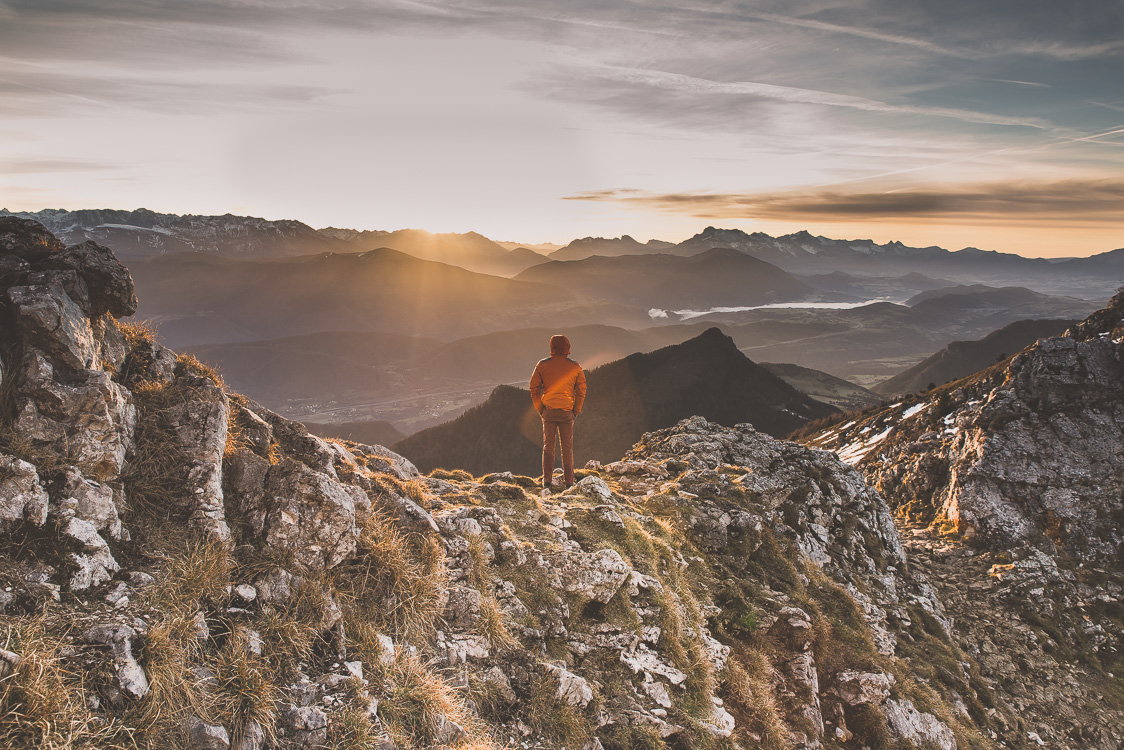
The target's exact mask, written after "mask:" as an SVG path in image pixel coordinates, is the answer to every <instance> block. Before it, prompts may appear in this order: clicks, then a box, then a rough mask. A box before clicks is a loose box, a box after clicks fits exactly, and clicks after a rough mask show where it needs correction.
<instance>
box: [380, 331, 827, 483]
mask: <svg viewBox="0 0 1124 750" xmlns="http://www.w3.org/2000/svg"><path fill="white" fill-rule="evenodd" d="M586 382H587V383H588V388H589V395H588V396H587V398H586V406H585V409H584V410H583V412H582V415H581V416H580V417H579V419H578V425H577V428H576V429H577V431H578V437H577V438H575V442H574V460H575V463H576V464H577V465H581V464H583V463H585V462H586V461H588V460H599V461H602V462H605V463H608V462H610V461H613V460H616V459H618V458H619V457H620V456H621V455H622V454H623V453H624V452H625V451H626V450H627V449H628V447H629V446H631V445H632V444H633V443H635V442H636V440H637V439H638V438H639V436H640V435H641V434H643V433H644V432H648V431H650V430H652V429H660V428H663V427H669V426H671V425H672V424H674V423H675V422H677V421H678V420H680V419H683V418H684V417H685V416H692V415H699V416H702V417H704V418H706V419H709V420H712V421H722V422H727V423H730V424H735V423H740V422H750V421H752V422H754V423H756V425H757V426H758V427H759V428H760V429H761V430H762V431H763V432H768V433H771V434H784V433H786V432H788V431H789V430H791V429H793V428H794V427H796V426H797V425H800V424H803V423H805V422H807V421H808V420H810V419H815V418H817V417H820V416H823V415H826V414H828V413H832V412H834V411H835V409H834V407H831V406H828V405H827V404H823V403H821V402H818V401H815V400H813V399H811V398H809V397H808V396H805V395H804V394H802V393H799V392H798V391H796V390H795V389H794V388H793V387H792V386H790V385H788V384H787V383H785V382H784V381H783V380H781V379H780V378H778V377H776V376H774V375H772V374H771V373H769V372H768V371H767V370H766V369H764V368H762V367H760V366H759V365H757V364H755V363H754V362H752V361H751V360H749V359H748V358H747V357H746V356H745V355H744V354H742V353H741V352H740V351H739V350H738V349H737V347H736V346H735V345H734V343H733V340H732V339H730V338H729V337H728V336H726V335H725V334H723V333H722V332H721V330H719V329H718V328H709V329H707V330H705V331H703V332H702V333H701V334H699V335H698V336H696V337H695V338H692V339H689V340H687V341H684V342H683V343H681V344H676V345H672V346H667V347H664V348H661V349H657V350H655V351H653V352H649V353H645V354H639V353H638V354H631V355H629V356H627V357H625V358H624V359H621V360H617V361H615V362H610V363H608V364H605V365H601V366H600V367H597V368H594V369H592V370H590V371H589V372H588V373H587V375H586ZM538 421H539V420H538V416H537V415H536V414H535V413H534V410H533V409H532V407H531V401H530V395H529V393H528V392H527V391H526V390H525V389H522V388H514V387H511V386H499V387H497V388H496V389H495V390H494V391H493V392H492V395H491V396H489V398H488V400H487V401H485V402H484V403H483V404H481V405H480V406H477V407H474V408H473V409H470V410H468V411H467V412H465V413H464V414H463V415H461V416H460V417H458V418H457V419H454V420H452V421H451V422H447V423H445V424H443V425H439V426H437V427H431V428H429V429H427V430H422V431H421V432H418V433H415V434H413V435H411V436H409V437H407V438H406V439H405V440H403V441H400V442H398V443H396V444H395V445H394V446H393V448H394V450H396V451H398V452H400V453H402V454H403V455H406V456H407V457H409V458H410V460H411V461H413V462H414V463H415V464H416V465H418V466H419V467H423V468H424V467H428V468H429V469H432V468H437V467H445V468H458V469H465V470H468V471H470V472H473V473H482V472H489V471H499V470H501V467H504V466H507V467H510V468H511V470H515V471H519V472H521V473H526V474H532V475H533V474H534V473H536V472H535V467H537V466H541V461H540V459H541V455H542V450H541V445H542V441H541V434H540V433H541V425H539V424H538ZM536 441H537V442H536ZM538 473H541V470H540V471H539V472H538Z"/></svg>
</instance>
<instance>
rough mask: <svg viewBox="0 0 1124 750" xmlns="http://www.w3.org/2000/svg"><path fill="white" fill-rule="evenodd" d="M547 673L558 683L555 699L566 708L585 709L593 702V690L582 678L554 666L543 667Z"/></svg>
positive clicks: (563, 668)
mask: <svg viewBox="0 0 1124 750" xmlns="http://www.w3.org/2000/svg"><path fill="white" fill-rule="evenodd" d="M545 666H546V669H547V671H548V672H550V674H551V675H553V677H554V679H555V680H556V681H557V682H558V690H557V691H556V692H555V697H556V698H557V699H558V700H560V701H562V702H563V703H565V704H566V705H568V706H576V707H578V708H585V707H586V706H587V705H589V702H590V701H591V700H593V689H592V688H591V687H590V686H589V683H588V682H586V681H585V679H584V678H582V677H580V676H578V675H576V674H574V673H573V672H571V671H569V670H568V669H566V668H565V667H560V666H557V665H555V664H547V665H545Z"/></svg>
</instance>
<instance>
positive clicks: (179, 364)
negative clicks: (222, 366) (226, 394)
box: [176, 354, 226, 391]
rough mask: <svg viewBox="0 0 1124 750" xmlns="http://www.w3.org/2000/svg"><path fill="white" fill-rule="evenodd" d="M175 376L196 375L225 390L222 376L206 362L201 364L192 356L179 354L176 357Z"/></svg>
mask: <svg viewBox="0 0 1124 750" xmlns="http://www.w3.org/2000/svg"><path fill="white" fill-rule="evenodd" d="M176 375H196V376H198V377H201V378H207V379H208V380H210V381H211V382H213V383H214V384H215V385H217V386H218V387H219V388H222V389H223V390H224V391H225V390H226V383H225V382H224V381H223V379H222V375H221V374H220V373H219V371H218V370H216V369H215V368H214V367H211V366H210V365H209V364H207V363H206V362H201V361H200V360H199V359H198V358H196V357H195V355H194V354H180V355H177V356H176Z"/></svg>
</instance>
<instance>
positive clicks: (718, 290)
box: [515, 248, 831, 309]
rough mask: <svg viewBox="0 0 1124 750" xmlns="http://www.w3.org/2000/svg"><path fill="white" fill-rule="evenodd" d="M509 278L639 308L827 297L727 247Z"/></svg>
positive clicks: (561, 266) (606, 260)
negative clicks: (539, 283)
mask: <svg viewBox="0 0 1124 750" xmlns="http://www.w3.org/2000/svg"><path fill="white" fill-rule="evenodd" d="M515 278H516V279H517V280H519V281H537V282H541V283H544V284H552V285H554V286H558V287H562V288H564V289H571V290H574V291H576V292H580V293H582V294H585V295H588V296H591V297H598V298H600V299H604V300H608V301H611V302H617V303H620V304H625V305H635V306H638V307H640V308H643V309H648V308H653V307H654V308H660V309H663V308H669V309H680V308H698V307H702V309H708V308H711V307H718V306H725V305H763V304H768V303H771V302H791V301H794V300H805V299H823V298H824V297H830V296H831V295H828V294H825V293H823V292H820V291H818V290H816V289H813V288H812V287H810V286H808V285H807V284H805V283H804V282H802V281H799V280H797V279H795V278H793V277H792V276H791V275H789V274H787V273H785V272H784V271H782V270H781V269H779V268H777V267H776V266H774V265H772V264H770V263H766V262H764V261H761V260H758V259H756V258H752V257H750V256H748V255H745V254H743V253H739V252H738V251H736V250H730V249H727V248H716V249H714V250H708V251H706V252H704V253H700V254H698V255H695V256H692V257H689V258H682V257H678V256H675V255H663V254H657V255H629V256H620V257H615V258H610V257H604V256H599V255H598V256H594V257H592V258H586V259H585V260H572V261H551V262H550V263H543V264H542V265H538V266H534V267H533V268H528V269H527V270H526V271H523V272H522V273H520V274H519V275H517V276H516V277H515Z"/></svg>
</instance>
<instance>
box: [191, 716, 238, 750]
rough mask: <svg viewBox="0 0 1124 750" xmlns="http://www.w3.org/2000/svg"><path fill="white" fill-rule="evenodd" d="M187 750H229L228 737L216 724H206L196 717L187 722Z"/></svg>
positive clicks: (224, 730)
mask: <svg viewBox="0 0 1124 750" xmlns="http://www.w3.org/2000/svg"><path fill="white" fill-rule="evenodd" d="M187 742H188V747H189V750H229V748H230V735H229V734H228V733H227V731H226V729H224V728H223V727H222V726H220V725H217V724H208V723H207V722H205V721H203V720H202V719H200V718H199V717H197V716H192V717H191V718H190V719H188V720H187Z"/></svg>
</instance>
